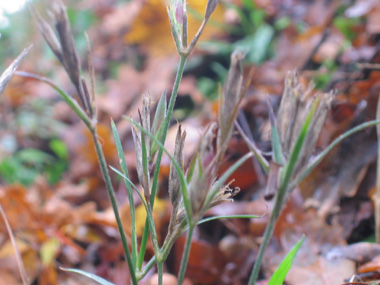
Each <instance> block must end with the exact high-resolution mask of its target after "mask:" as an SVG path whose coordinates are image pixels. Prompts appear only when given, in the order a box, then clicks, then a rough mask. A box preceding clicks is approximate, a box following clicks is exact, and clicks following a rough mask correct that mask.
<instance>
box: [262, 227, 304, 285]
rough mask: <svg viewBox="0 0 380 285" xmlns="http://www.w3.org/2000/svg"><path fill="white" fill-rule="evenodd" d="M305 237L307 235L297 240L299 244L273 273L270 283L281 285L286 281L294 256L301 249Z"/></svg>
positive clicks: (271, 284)
mask: <svg viewBox="0 0 380 285" xmlns="http://www.w3.org/2000/svg"><path fill="white" fill-rule="evenodd" d="M304 239H305V235H303V236H302V238H301V239H300V240H299V241H298V242H297V244H296V245H295V246H294V247H293V248H292V250H291V251H290V252H289V253H288V255H287V256H286V257H285V258H284V260H283V261H282V262H281V264H280V266H279V267H278V268H277V270H276V271H275V272H274V273H273V275H272V278H271V279H270V280H269V283H268V285H281V284H282V283H283V282H284V280H285V277H286V275H287V274H288V272H289V270H290V268H291V267H292V264H293V261H294V258H295V257H296V254H297V252H298V250H299V249H300V247H301V245H302V243H303V241H304Z"/></svg>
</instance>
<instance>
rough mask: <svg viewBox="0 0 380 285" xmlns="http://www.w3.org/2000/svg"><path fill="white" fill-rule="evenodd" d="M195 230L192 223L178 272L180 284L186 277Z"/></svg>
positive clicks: (179, 284)
mask: <svg viewBox="0 0 380 285" xmlns="http://www.w3.org/2000/svg"><path fill="white" fill-rule="evenodd" d="M193 232H194V226H192V225H190V227H189V230H188V231H187V237H186V244H185V249H184V251H183V254H182V260H181V267H180V270H179V274H178V285H181V284H182V283H183V279H184V278H185V273H186V268H187V263H188V261H189V256H190V248H191V239H192V237H193Z"/></svg>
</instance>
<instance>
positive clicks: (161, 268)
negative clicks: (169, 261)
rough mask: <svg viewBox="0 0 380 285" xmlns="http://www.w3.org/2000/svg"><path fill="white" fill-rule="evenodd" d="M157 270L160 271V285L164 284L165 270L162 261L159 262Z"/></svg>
mask: <svg viewBox="0 0 380 285" xmlns="http://www.w3.org/2000/svg"><path fill="white" fill-rule="evenodd" d="M157 271H158V285H162V273H163V271H164V269H163V262H162V261H161V262H157Z"/></svg>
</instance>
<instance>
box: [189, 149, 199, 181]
mask: <svg viewBox="0 0 380 285" xmlns="http://www.w3.org/2000/svg"><path fill="white" fill-rule="evenodd" d="M198 157H199V152H198V151H197V152H196V153H195V155H193V158H192V159H191V161H190V165H189V168H188V170H187V176H186V179H187V182H188V183H189V182H190V180H191V177H193V174H194V170H195V165H196V162H197V159H198Z"/></svg>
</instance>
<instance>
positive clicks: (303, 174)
mask: <svg viewBox="0 0 380 285" xmlns="http://www.w3.org/2000/svg"><path fill="white" fill-rule="evenodd" d="M379 124H380V120H373V121H370V122H366V123H363V124H360V125H359V126H356V127H355V128H352V129H351V130H349V131H347V132H345V133H344V134H341V135H340V136H339V137H338V138H336V139H335V140H334V141H333V142H332V143H330V144H329V146H328V147H326V148H325V150H323V151H322V152H321V153H320V154H318V155H317V156H316V157H315V158H314V160H313V161H312V162H311V163H309V164H308V165H307V167H306V168H305V169H304V170H303V171H302V172H301V173H300V174H298V175H297V177H296V179H294V181H293V182H292V184H291V187H290V188H293V187H295V186H296V185H298V184H299V183H301V182H302V180H304V179H305V178H306V177H307V176H308V175H309V174H310V172H311V171H313V169H314V168H315V167H316V166H317V165H318V164H319V163H320V162H321V161H322V159H323V158H325V157H326V155H327V154H328V153H329V152H330V151H331V150H332V149H333V148H334V147H336V146H337V145H338V144H339V143H341V142H342V141H343V140H344V139H346V138H348V137H349V136H351V135H353V134H355V133H357V132H360V131H362V130H364V129H366V128H369V127H374V126H376V125H379Z"/></svg>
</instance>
